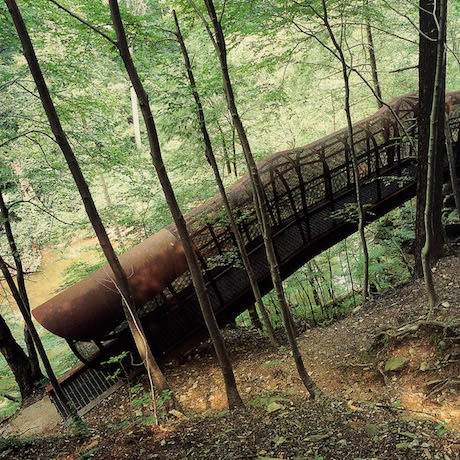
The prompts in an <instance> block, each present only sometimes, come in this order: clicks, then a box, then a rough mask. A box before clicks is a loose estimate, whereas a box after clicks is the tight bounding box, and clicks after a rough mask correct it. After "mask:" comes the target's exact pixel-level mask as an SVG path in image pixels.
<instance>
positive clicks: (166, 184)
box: [109, 0, 244, 409]
mask: <svg viewBox="0 0 460 460" xmlns="http://www.w3.org/2000/svg"><path fill="white" fill-rule="evenodd" d="M109 5H110V14H111V17H112V23H113V27H114V29H115V33H116V36H117V42H116V47H117V49H118V51H119V53H120V56H121V58H122V60H123V64H124V66H125V68H126V71H127V73H128V75H129V78H130V80H131V83H132V85H133V87H134V89H135V91H136V94H137V97H138V99H139V104H140V107H141V111H142V116H143V117H144V123H145V127H146V130H147V135H148V138H149V145H150V155H151V157H152V162H153V165H154V167H155V171H156V173H157V175H158V178H159V180H160V183H161V186H162V189H163V192H164V195H165V198H166V201H167V203H168V207H169V209H170V211H171V214H172V217H173V219H174V223H175V224H176V228H177V231H178V233H179V237H180V241H181V243H182V246H183V248H184V253H185V256H186V259H187V263H188V266H189V269H190V274H191V277H192V281H193V286H194V288H195V292H196V295H197V297H198V300H199V303H200V307H201V311H202V313H203V318H204V320H205V323H206V326H207V328H208V331H209V335H210V336H211V340H212V342H213V345H214V349H215V351H216V355H217V359H218V361H219V365H220V367H221V370H222V374H223V377H224V383H225V389H226V393H227V401H228V406H229V408H230V409H236V408H243V407H244V404H243V401H242V399H241V397H240V395H239V393H238V389H237V386H236V381H235V376H234V374H233V368H232V364H231V361H230V357H229V355H228V352H227V349H226V347H225V343H224V340H223V337H222V334H221V332H220V330H219V327H218V325H217V321H216V318H215V316H214V312H213V310H212V305H211V302H210V300H209V296H208V293H207V289H206V285H205V282H204V279H203V274H202V272H201V269H200V266H199V263H198V258H197V256H196V254H195V250H194V248H193V244H192V241H191V239H190V236H189V234H188V230H187V226H186V224H185V220H184V217H183V215H182V212H181V210H180V208H179V205H178V203H177V200H176V197H175V194H174V190H173V188H172V185H171V182H170V180H169V177H168V174H167V172H166V169H165V166H164V163H163V159H162V156H161V148H160V143H159V140H158V135H157V132H156V127H155V122H154V118H153V115H152V111H151V109H150V104H149V101H148V96H147V93H146V92H145V89H144V87H143V85H142V82H141V79H140V77H139V75H138V73H137V71H136V68H135V66H134V63H133V61H132V58H131V53H130V51H129V47H128V43H127V40H126V35H125V30H124V27H123V22H122V20H121V15H120V10H119V6H118V2H117V0H109Z"/></svg>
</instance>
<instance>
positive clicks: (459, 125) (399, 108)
mask: <svg viewBox="0 0 460 460" xmlns="http://www.w3.org/2000/svg"><path fill="white" fill-rule="evenodd" d="M417 106H418V100H417V97H416V96H414V95H407V96H402V97H399V98H397V99H394V100H393V101H391V102H390V103H389V104H388V107H384V108H382V109H380V110H379V111H378V112H376V113H375V114H374V115H372V116H370V117H368V118H365V119H364V120H361V121H359V122H357V123H355V124H354V126H353V144H354V147H355V151H356V154H357V158H358V163H359V172H360V182H361V187H362V194H363V200H364V203H365V205H366V209H367V211H368V213H367V222H369V221H371V220H374V219H376V218H378V217H380V216H382V215H384V214H385V213H387V212H388V211H389V210H391V209H393V208H395V207H397V206H399V205H400V204H402V203H403V202H405V201H406V200H408V199H409V198H411V197H413V196H414V195H415V186H416V184H415V171H416V152H415V151H414V149H413V147H412V145H414V144H411V143H410V142H409V141H408V139H407V137H406V136H405V134H406V133H408V134H409V135H410V136H411V137H413V138H415V137H416V135H417V133H416V131H415V126H416V122H415V120H416V116H417ZM446 113H447V114H448V116H449V123H450V127H451V130H452V134H453V141H454V149H455V151H456V153H457V158H458V157H460V139H459V130H460V91H457V92H453V93H449V94H448V95H447V96H446ZM395 115H397V117H398V118H399V121H397V120H396V118H395ZM403 126H404V128H403ZM349 142H350V140H349V133H348V130H347V129H343V130H340V131H337V132H335V133H333V134H330V135H328V136H326V137H324V138H322V139H319V140H318V141H316V142H313V143H311V144H309V145H307V146H304V147H299V148H295V149H292V150H287V151H284V152H279V153H275V154H273V155H271V156H270V157H268V158H266V159H264V160H262V161H260V162H259V163H258V169H259V173H260V175H261V179H262V183H263V185H264V190H265V197H266V200H267V203H268V209H269V213H270V219H271V224H272V228H273V237H274V244H275V249H276V253H277V257H278V261H279V265H280V268H281V273H282V276H283V278H285V277H287V276H288V275H290V274H291V273H293V272H294V271H295V270H297V269H298V268H299V267H301V266H302V265H303V264H305V262H307V261H308V260H309V259H310V258H312V257H314V256H316V255H317V254H319V253H320V252H322V251H323V250H325V249H327V248H329V247H331V246H332V245H334V244H335V243H337V242H339V241H341V240H343V239H344V238H346V237H347V236H348V235H350V234H351V233H353V232H355V231H356V228H357V225H356V224H354V223H351V222H349V221H346V220H345V219H344V220H340V219H336V218H332V217H331V216H332V215H337V213H338V212H340V211H341V210H345V212H349V207H347V205H350V204H351V203H354V202H355V192H354V177H353V168H352V162H351V158H350V155H351V154H350V145H349ZM415 145H416V141H415ZM401 178H402V179H401ZM228 194H229V199H230V202H231V203H232V206H233V209H234V212H235V214H236V215H237V216H238V221H239V226H240V229H241V232H242V234H243V236H244V238H245V244H246V247H247V249H248V250H249V255H250V260H251V263H252V265H253V267H254V271H255V274H256V276H257V279H258V282H259V284H260V287H261V291H262V293H267V292H268V291H269V290H270V289H271V288H272V284H271V278H270V272H269V267H268V264H267V261H266V258H265V251H264V247H263V242H262V237H261V234H260V231H259V228H258V225H257V222H256V217H255V212H254V209H253V206H252V192H251V186H250V180H249V177H247V176H244V177H242V178H241V179H240V180H239V181H238V182H236V183H235V184H234V186H233V187H231V188H230V189H229V190H228ZM347 210H348V211H347ZM185 220H186V223H187V226H188V229H189V232H190V235H191V236H192V239H193V242H194V244H195V248H196V252H197V254H198V256H199V259H200V262H201V265H202V268H203V271H204V274H205V279H206V281H207V288H208V293H209V296H210V299H211V302H212V305H213V308H214V312H215V315H216V318H217V320H218V322H219V324H221V325H223V324H225V323H226V322H228V321H230V320H232V319H233V318H235V317H236V316H237V315H239V314H240V313H241V312H242V311H244V310H245V309H246V308H247V307H248V305H249V304H250V303H252V302H253V301H254V299H253V297H252V292H251V289H250V285H249V280H248V278H247V276H246V274H245V271H244V270H243V269H242V268H239V264H235V263H234V261H235V257H236V253H235V251H236V249H235V248H236V244H235V242H234V237H233V234H232V232H231V231H230V229H229V227H228V225H227V223H226V219H225V213H224V211H223V206H222V204H221V199H220V197H219V196H216V197H214V198H211V199H210V200H208V201H207V202H206V203H204V204H203V205H201V206H199V207H197V208H195V209H193V210H192V211H191V212H189V213H187V214H186V215H185ZM120 261H121V263H122V265H123V267H124V268H125V270H126V272H127V274H128V276H129V281H130V284H131V287H132V289H133V293H134V296H135V299H136V302H137V305H138V306H139V313H140V316H141V317H142V320H143V324H144V327H145V330H146V333H147V335H148V338H149V341H150V343H151V346H152V350H153V351H154V353H155V354H156V355H157V356H158V357H159V358H160V359H161V357H164V358H169V357H171V356H173V355H176V356H177V355H179V354H181V353H184V352H186V351H189V350H190V349H192V348H193V347H194V346H196V345H197V344H198V343H199V342H200V341H201V340H203V339H204V338H205V337H206V334H207V332H206V327H205V324H204V320H203V318H202V315H201V310H200V307H199V304H198V301H197V298H196V295H195V292H194V289H193V287H192V283H191V279H190V275H189V273H188V270H187V264H186V262H185V257H184V254H183V250H182V246H181V244H180V241H179V240H178V236H177V232H176V228H175V226H174V225H170V226H168V227H166V228H165V229H163V230H161V231H160V232H158V233H156V234H155V235H152V236H151V237H150V238H148V239H147V240H146V241H144V242H142V243H141V244H140V245H138V246H136V247H134V248H132V249H131V250H129V251H128V252H127V253H125V254H124V255H122V256H121V257H120ZM111 278H113V275H112V273H111V271H110V269H109V268H108V267H103V268H102V269H100V270H98V271H97V272H95V273H93V274H92V275H90V276H88V277H87V278H85V279H83V280H82V281H80V282H79V283H77V284H76V285H74V286H72V287H70V288H69V289H67V290H65V291H63V292H61V293H60V294H58V295H57V296H55V297H53V298H52V299H50V300H48V301H47V302H45V303H44V304H42V305H40V306H38V307H37V308H35V309H34V310H33V315H34V316H35V318H36V319H37V320H38V321H39V322H40V323H41V324H42V325H43V326H44V327H45V328H47V329H49V330H50V331H51V332H53V333H55V334H57V335H60V336H62V337H64V338H66V339H67V340H68V341H69V343H70V344H71V346H72V349H73V350H74V351H75V352H76V353H77V355H79V357H80V358H81V359H84V358H83V356H82V355H81V354H80V353H79V347H78V344H79V343H81V342H87V341H91V340H93V341H95V343H96V344H98V346H99V347H100V348H103V344H104V343H107V341H108V340H112V339H115V338H117V339H121V342H125V341H126V340H129V339H128V338H127V337H128V333H127V330H126V325H125V324H124V322H123V313H122V309H121V303H120V302H121V299H120V297H119V295H118V293H117V292H116V290H115V289H114V287H113V284H112V283H111Z"/></svg>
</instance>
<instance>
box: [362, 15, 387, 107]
mask: <svg viewBox="0 0 460 460" xmlns="http://www.w3.org/2000/svg"><path fill="white" fill-rule="evenodd" d="M366 33H367V46H368V50H369V61H370V64H371V73H372V82H373V84H374V92H375V95H376V96H377V97H376V99H377V105H378V107H379V108H381V107H383V103H382V90H381V88H380V82H379V74H378V72H377V61H376V59H375V50H374V38H373V36H372V28H371V24H370V21H369V18H366Z"/></svg>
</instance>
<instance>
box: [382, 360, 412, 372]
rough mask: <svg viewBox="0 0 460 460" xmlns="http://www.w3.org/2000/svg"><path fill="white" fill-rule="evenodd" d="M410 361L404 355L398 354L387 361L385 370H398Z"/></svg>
mask: <svg viewBox="0 0 460 460" xmlns="http://www.w3.org/2000/svg"><path fill="white" fill-rule="evenodd" d="M408 361H409V359H408V358H406V357H404V356H396V357H395V358H392V359H390V360H388V361H387V362H386V364H385V372H390V371H393V372H394V371H398V370H400V369H402V368H403V367H404V366H405V365H406V363H407V362H408Z"/></svg>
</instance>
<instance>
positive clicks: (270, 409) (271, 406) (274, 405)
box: [265, 401, 284, 414]
mask: <svg viewBox="0 0 460 460" xmlns="http://www.w3.org/2000/svg"><path fill="white" fill-rule="evenodd" d="M280 409H284V406H282V405H281V404H278V403H277V402H276V401H272V402H271V403H270V404H268V405H267V407H266V408H265V410H266V411H267V412H268V413H269V414H271V413H273V412H276V411H278V410H280Z"/></svg>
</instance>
